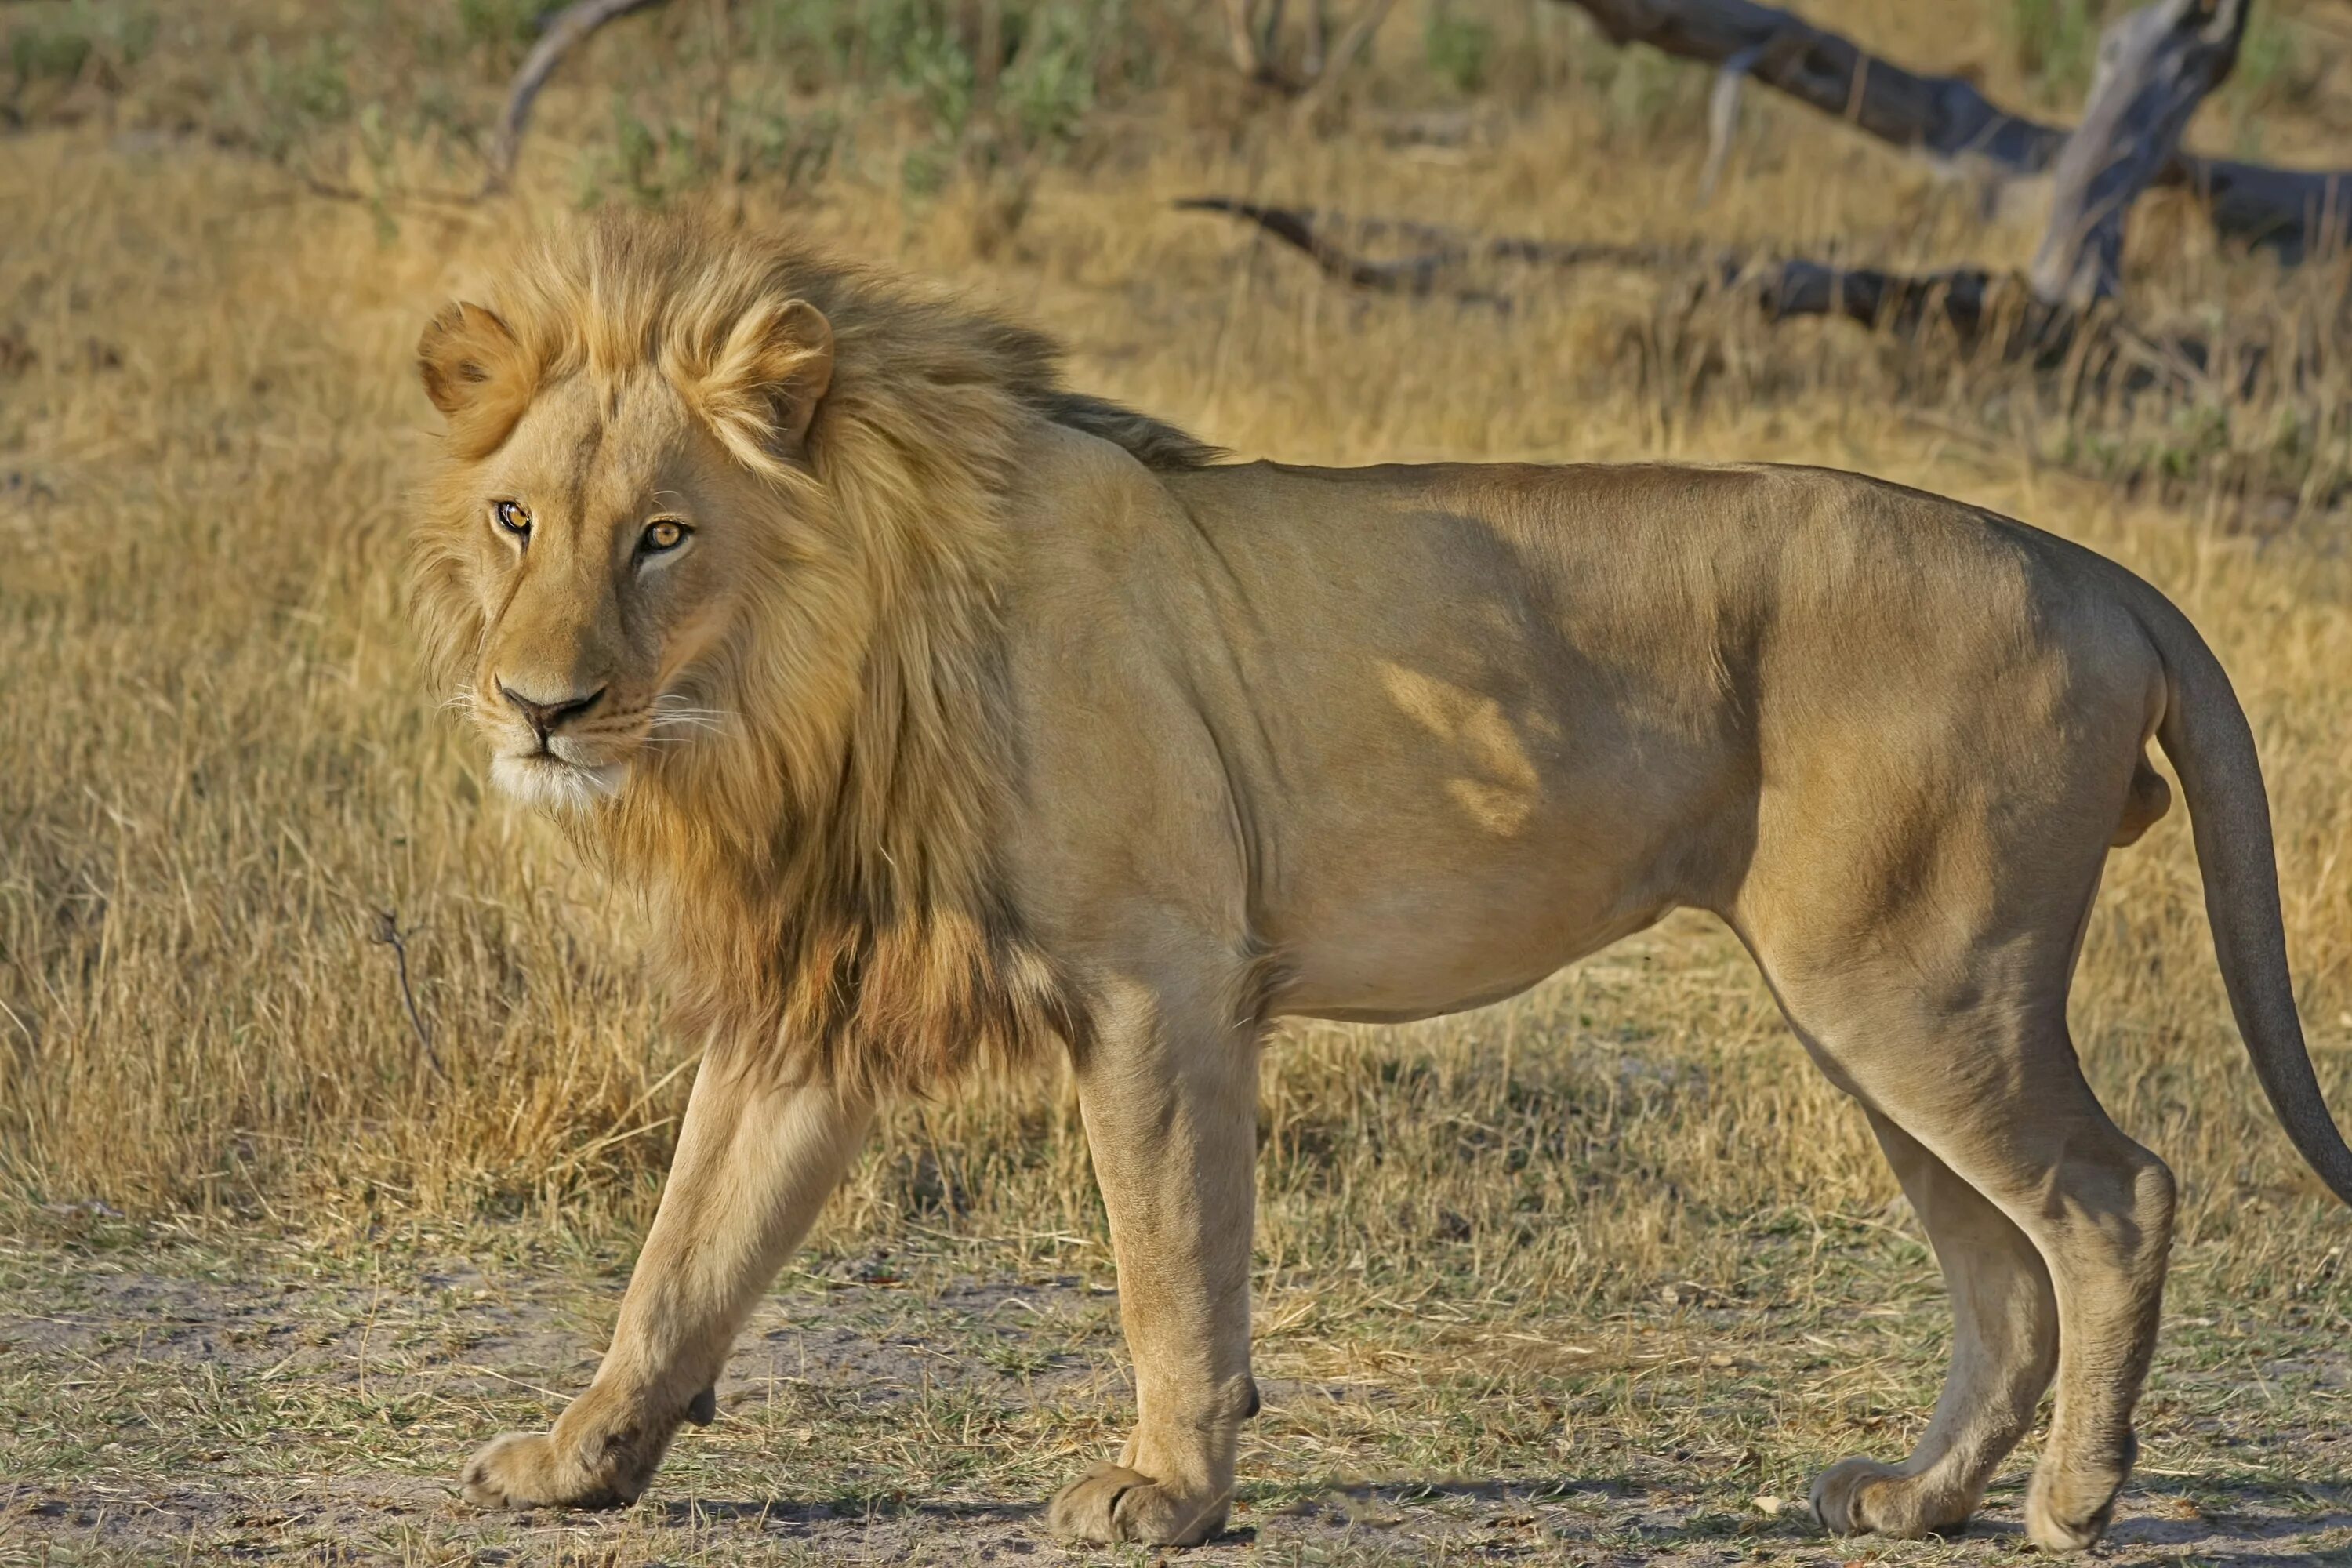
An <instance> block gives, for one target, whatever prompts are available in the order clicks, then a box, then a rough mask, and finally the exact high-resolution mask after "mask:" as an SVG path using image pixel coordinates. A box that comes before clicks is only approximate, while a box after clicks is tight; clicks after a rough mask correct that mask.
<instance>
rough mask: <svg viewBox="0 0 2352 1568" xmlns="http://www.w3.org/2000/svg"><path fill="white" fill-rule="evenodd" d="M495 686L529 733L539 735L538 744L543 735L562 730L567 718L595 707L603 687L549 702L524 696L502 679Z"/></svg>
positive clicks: (543, 743)
mask: <svg viewBox="0 0 2352 1568" xmlns="http://www.w3.org/2000/svg"><path fill="white" fill-rule="evenodd" d="M498 688H499V696H501V697H503V698H505V699H506V700H507V701H508V702H509V703H510V704H512V705H513V708H514V710H515V711H516V712H518V713H520V714H521V715H522V716H523V721H524V722H525V723H527V724H529V725H530V732H531V733H532V734H534V735H537V736H538V737H539V743H540V744H541V745H542V746H544V745H546V744H547V738H548V737H549V736H550V735H552V734H553V733H555V731H558V730H560V729H562V727H563V726H564V724H565V722H566V721H570V720H572V719H577V718H578V717H580V715H582V714H583V713H585V712H587V711H588V710H590V709H591V708H593V707H595V706H596V702H597V700H598V699H599V698H602V697H603V696H604V688H603V687H601V686H600V687H598V688H597V689H595V690H593V691H591V692H589V693H587V694H586V695H585V696H582V697H561V698H558V699H556V700H554V701H552V702H541V701H540V700H537V699H536V698H530V697H525V696H524V695H523V694H522V693H521V692H520V691H517V690H516V689H514V688H513V687H511V686H509V685H508V684H507V683H506V682H505V681H503V680H501V681H499V683H498Z"/></svg>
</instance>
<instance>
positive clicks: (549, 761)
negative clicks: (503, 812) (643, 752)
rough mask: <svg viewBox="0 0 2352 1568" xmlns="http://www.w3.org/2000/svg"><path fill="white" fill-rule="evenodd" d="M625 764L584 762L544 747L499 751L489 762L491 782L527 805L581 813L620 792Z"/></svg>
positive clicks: (625, 772) (626, 776)
mask: <svg viewBox="0 0 2352 1568" xmlns="http://www.w3.org/2000/svg"><path fill="white" fill-rule="evenodd" d="M628 776H629V768H628V764H627V763H587V762H580V761H576V760H574V759H572V758H570V757H566V756H564V755H562V753H561V752H554V751H551V750H550V749H548V748H546V747H544V746H542V747H541V748H540V749H539V750H537V751H532V752H500V753H499V755H498V756H497V757H496V758H494V759H493V760H492V761H491V763H490V782H491V783H492V784H496V785H497V786H498V787H499V789H501V790H503V791H505V792H506V793H507V794H508V795H512V796H513V797H514V798H515V799H517V800H520V801H521V802H522V803H523V804H525V805H535V806H540V807H542V808H544V809H547V810H551V811H581V810H584V809H585V808H587V807H588V806H591V805H594V804H596V803H597V802H598V801H600V800H608V799H610V798H611V797H613V796H614V795H618V794H620V793H621V785H622V784H624V783H625V782H626V781H627V779H628Z"/></svg>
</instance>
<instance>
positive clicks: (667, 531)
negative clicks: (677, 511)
mask: <svg viewBox="0 0 2352 1568" xmlns="http://www.w3.org/2000/svg"><path fill="white" fill-rule="evenodd" d="M687 531H688V530H687V526H686V524H684V523H682V522H680V521H677V519H676V518H674V517H664V518H656V520H654V521H652V522H649V523H647V524H646V531H645V535H644V537H643V538H641V539H640V540H638V542H637V547H638V548H639V549H641V550H643V551H644V552H646V554H648V555H658V554H660V553H661V552H663V551H665V550H676V549H677V547H678V546H679V545H681V544H684V543H685V542H686V535H687Z"/></svg>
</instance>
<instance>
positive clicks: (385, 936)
mask: <svg viewBox="0 0 2352 1568" xmlns="http://www.w3.org/2000/svg"><path fill="white" fill-rule="evenodd" d="M368 940H369V941H371V942H377V943H379V944H381V945H382V946H384V947H388V948H390V949H392V959H393V965H394V971H395V972H396V973H398V975H399V977H400V1000H401V1003H402V1005H404V1006H405V1007H406V1008H407V1009H408V1026H409V1027H410V1028H412V1029H414V1030H415V1031H416V1047H417V1049H418V1050H419V1051H420V1052H422V1053H423V1055H424V1058H425V1066H427V1067H429V1068H432V1069H433V1076H434V1077H436V1078H437V1079H441V1080H442V1081H443V1082H444V1083H446V1082H447V1081H448V1079H449V1074H448V1071H447V1069H446V1068H443V1067H442V1065H441V1057H440V1053H439V1052H437V1051H436V1050H435V1049H434V1048H433V1031H432V1030H430V1029H428V1028H426V1027H425V1016H424V1015H423V1014H421V1013H419V1012H418V1011H417V1010H416V992H415V988H414V987H413V986H411V985H410V984H409V983H408V940H407V938H405V937H404V936H403V935H402V934H401V931H400V917H399V916H398V915H397V914H395V913H394V912H393V911H392V910H376V911H375V931H374V932H373V935H371V936H370V937H369V939H368Z"/></svg>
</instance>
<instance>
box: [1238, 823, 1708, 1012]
mask: <svg viewBox="0 0 2352 1568" xmlns="http://www.w3.org/2000/svg"><path fill="white" fill-rule="evenodd" d="M1514 859H1515V863H1514V864H1510V865H1507V866H1490V867H1486V868H1480V867H1478V866H1476V865H1475V864H1463V863H1460V862H1457V863H1456V864H1454V866H1452V867H1451V868H1448V871H1447V873H1446V874H1444V875H1442V876H1435V877H1430V878H1426V879H1423V878H1407V879H1400V880H1399V881H1397V882H1394V883H1391V884H1389V885H1387V886H1385V887H1383V888H1381V889H1379V890H1378V891H1377V892H1373V891H1370V890H1369V889H1366V890H1361V891H1357V890H1353V889H1344V890H1343V889H1341V888H1339V887H1338V886H1333V887H1331V888H1330V889H1328V892H1329V893H1330V894H1333V895H1338V896H1336V897H1323V898H1318V899H1316V900H1312V901H1311V903H1308V904H1307V907H1304V908H1297V909H1294V910H1291V911H1289V918H1287V919H1281V920H1278V921H1276V922H1275V925H1274V929H1273V930H1272V931H1269V933H1268V934H1269V935H1271V936H1272V937H1273V938H1274V942H1275V947H1276V951H1277V952H1279V953H1280V954H1281V956H1282V960H1283V963H1284V967H1285V971H1286V975H1287V983H1286V984H1285V985H1284V986H1283V988H1282V989H1281V991H1279V992H1278V993H1277V994H1276V997H1275V999H1274V1006H1275V1010H1276V1012H1278V1013H1283V1014H1291V1015H1297V1016H1307V1017H1318V1018H1337V1019H1343V1020H1347V1021H1350V1022H1358V1023H1402V1022H1406V1021H1408V1020H1411V1019H1414V1018H1427V1017H1433V1016H1437V1015H1439V1014H1444V1013H1458V1012H1463V1011H1465V1010H1466V1009H1468V1008H1472V1007H1482V1006H1485V1005H1487V1004H1489V1003H1492V1002H1499V1001H1501V1000H1502V999H1503V998H1505V997H1507V996H1510V995H1514V994H1517V993H1518V992H1521V991H1524V990H1526V989H1527V988H1528V986H1530V985H1533V984H1537V983H1538V982H1539V981H1541V980H1542V979H1544V977H1545V976H1547V975H1549V974H1550V973H1553V972H1554V971H1556V970H1558V969H1559V968H1560V967H1561V966H1562V965H1564V964H1569V963H1574V962H1575V961H1576V960H1578V959H1580V958H1582V957H1584V956H1586V955H1587V954H1589V953H1592V952H1598V951H1599V950H1601V948H1604V947H1606V946H1608V945H1609V944H1610V943H1611V942H1615V941H1617V940H1618V939H1619V938H1621V937H1624V936H1628V935H1631V934H1632V933H1633V932H1634V931H1640V930H1642V929H1643V928H1644V927H1646V926H1648V925H1650V924H1652V923H1653V922H1654V921H1656V920H1657V919H1658V918H1659V917H1660V916H1661V915H1663V914H1664V913H1665V912H1666V910H1668V909H1669V908H1671V907H1672V906H1673V904H1674V903H1675V901H1676V900H1675V899H1674V898H1673V897H1672V896H1671V894H1670V893H1669V892H1668V891H1667V890H1666V889H1663V888H1661V887H1659V886H1656V885H1655V883H1654V879H1652V878H1650V877H1647V876H1644V875H1643V874H1642V872H1643V868H1640V867H1638V866H1634V867H1598V866H1593V865H1591V863H1589V862H1588V863H1586V864H1584V865H1583V866H1580V867H1579V866H1575V865H1572V864H1562V863H1559V862H1552V863H1550V864H1549V865H1547V864H1545V863H1544V861H1543V860H1542V859H1541V858H1516V857H1515V858H1514ZM1482 871H1483V872H1484V873H1485V874H1481V872H1482ZM1349 892H1355V895H1356V896H1352V897H1349V896H1348V894H1349Z"/></svg>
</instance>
